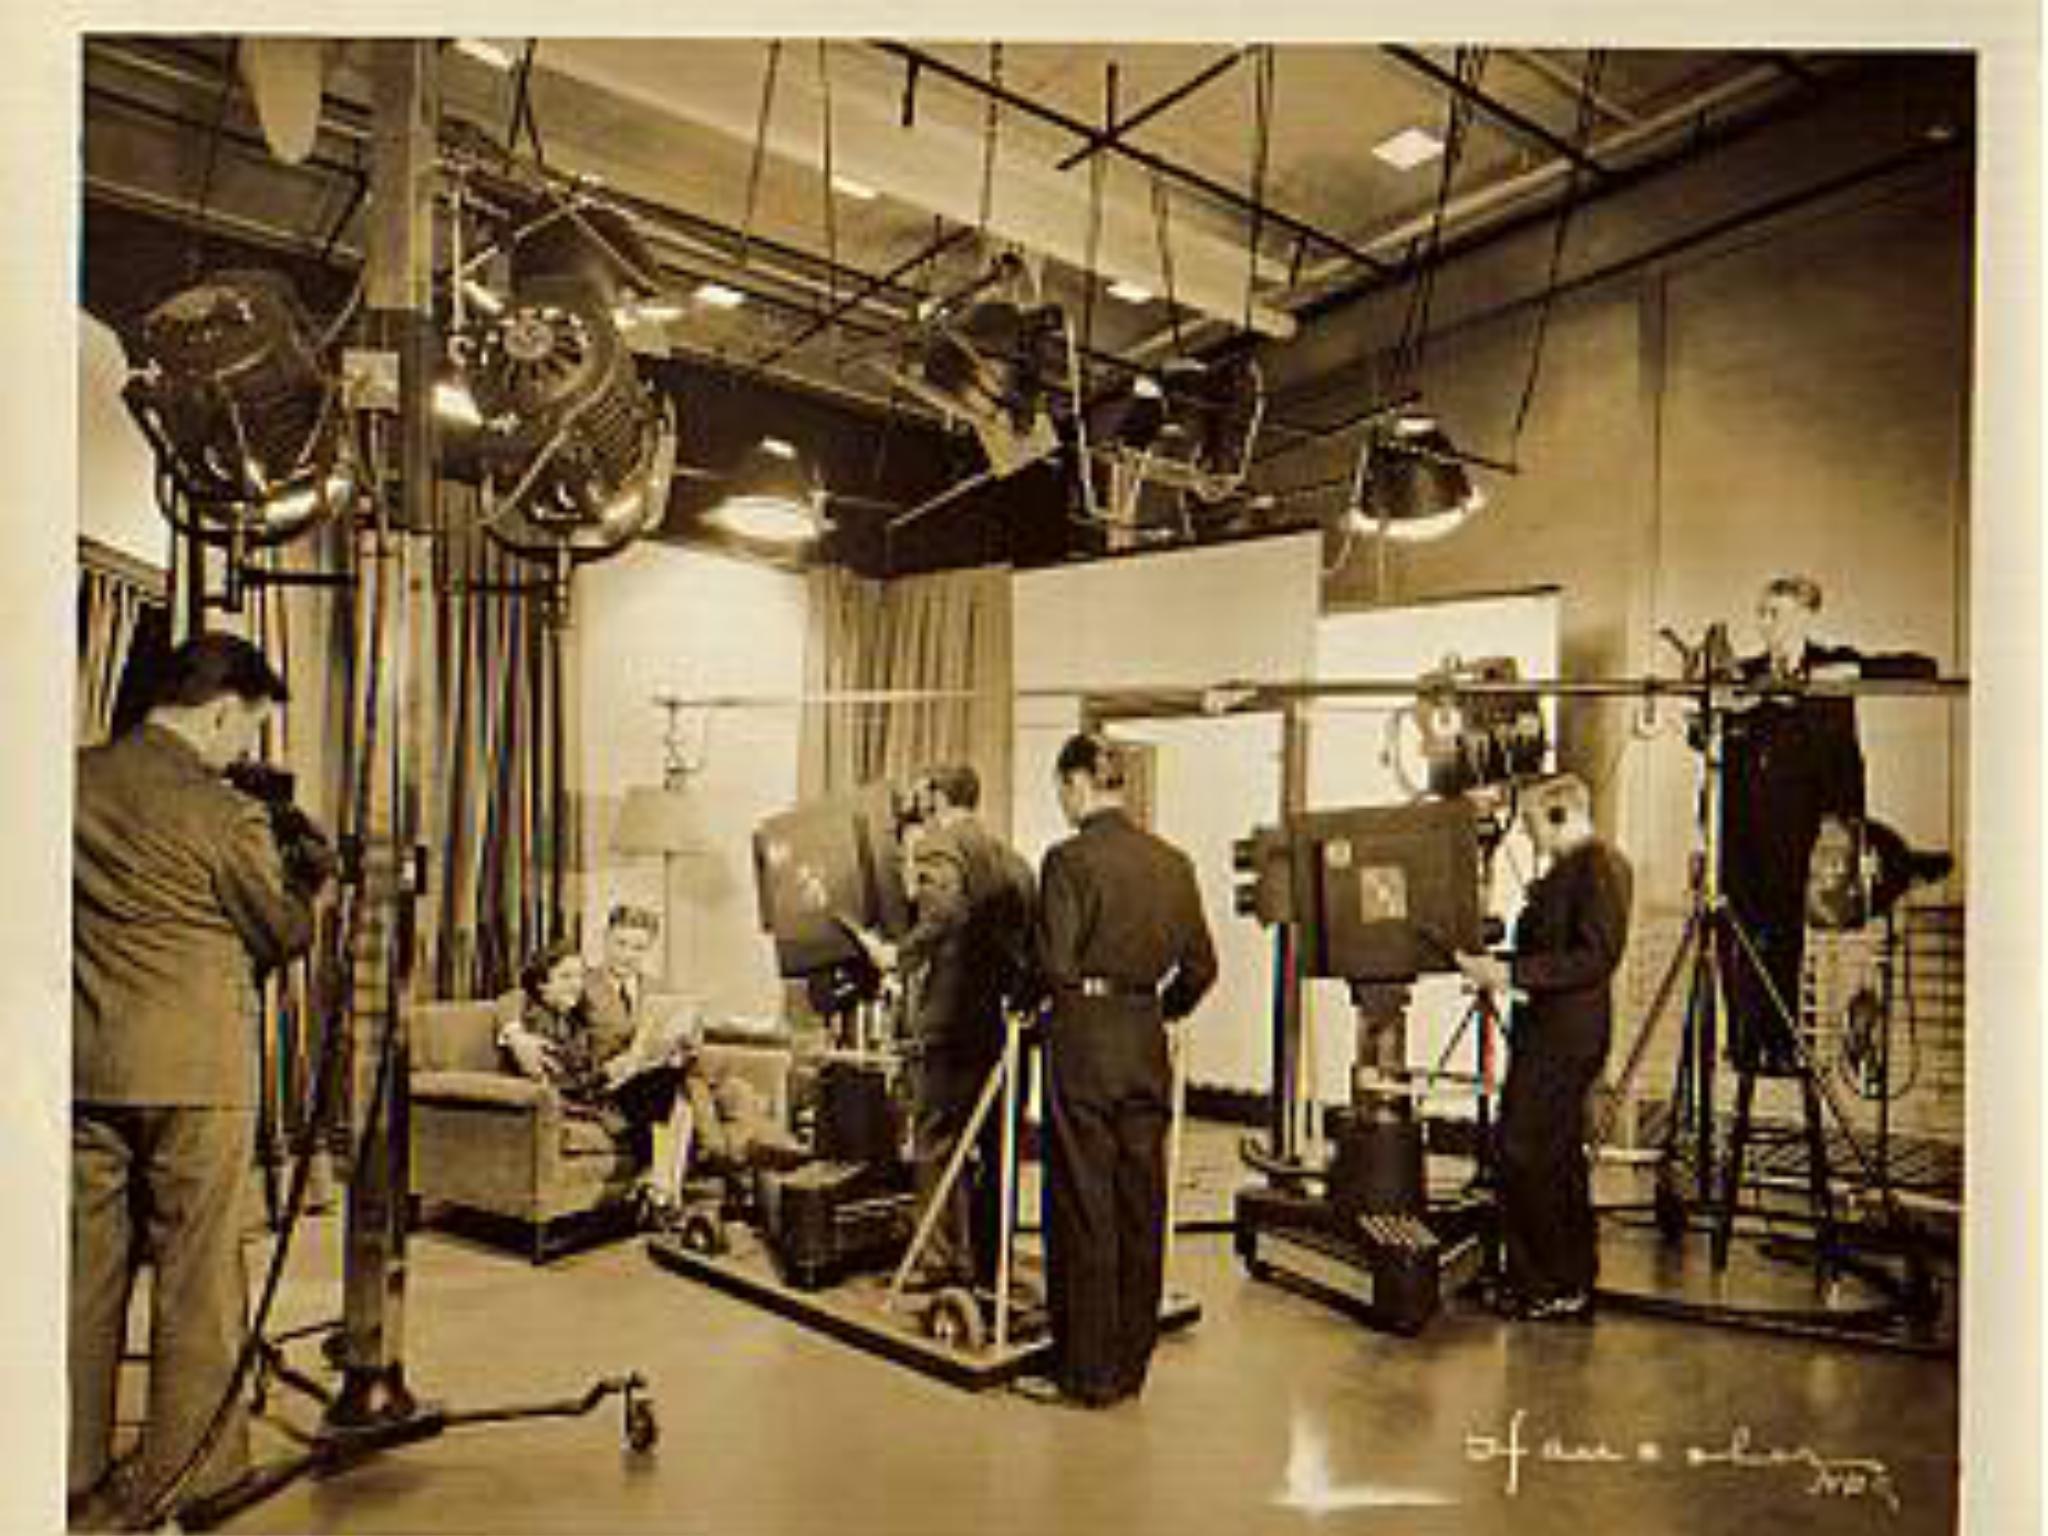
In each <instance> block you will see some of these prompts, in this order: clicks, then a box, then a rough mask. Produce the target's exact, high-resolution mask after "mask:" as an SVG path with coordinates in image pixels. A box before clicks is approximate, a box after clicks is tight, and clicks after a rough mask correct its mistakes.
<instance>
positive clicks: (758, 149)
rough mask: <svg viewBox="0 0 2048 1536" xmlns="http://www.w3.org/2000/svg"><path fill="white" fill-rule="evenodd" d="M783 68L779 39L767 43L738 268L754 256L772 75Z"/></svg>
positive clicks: (772, 104) (772, 100) (772, 98)
mask: <svg viewBox="0 0 2048 1536" xmlns="http://www.w3.org/2000/svg"><path fill="white" fill-rule="evenodd" d="M781 67H782V40H781V39H780V38H776V39H775V40H773V41H771V42H770V43H769V44H768V62H767V65H766V67H765V68H764V69H763V70H762V73H761V108H760V111H759V112H758V114H756V116H755V119H754V158H753V163H752V164H751V165H750V166H748V168H747V206H746V208H745V210H744V211H743V212H742V213H741V215H740V265H741V266H742V267H744V266H746V264H747V261H748V258H749V257H751V256H752V254H753V246H754V209H755V206H756V205H757V204H758V203H759V201H760V197H761V167H762V165H763V164H764V163H765V162H766V161H767V158H768V122H769V118H770V116H771V115H772V113H773V112H774V108H775V76H776V72H777V71H778V70H779V69H780V68H781Z"/></svg>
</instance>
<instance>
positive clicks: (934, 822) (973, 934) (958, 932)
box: [869, 763, 1035, 1290]
mask: <svg viewBox="0 0 2048 1536" xmlns="http://www.w3.org/2000/svg"><path fill="white" fill-rule="evenodd" d="M911 800H912V814H913V818H914V825H913V828H912V833H911V838H910V843H911V847H910V885H911V899H912V901H913V903H914V905H915V910H916V922H915V924H914V925H913V926H912V928H911V930H910V932H908V933H907V934H905V935H904V936H903V938H902V940H901V941H900V942H899V943H896V944H893V945H891V944H889V943H887V942H886V941H872V942H871V943H870V946H869V948H870V953H871V954H873V955H874V957H875V958H876V960H877V961H878V963H880V964H881V965H883V966H884V967H885V968H886V967H898V968H901V969H902V970H903V971H904V972H905V973H906V975H907V976H908V977H909V980H910V984H911V993H910V998H911V1004H910V1009H909V1020H910V1037H911V1041H912V1045H913V1052H912V1054H913V1057H914V1065H913V1076H914V1083H915V1094H914V1098H915V1106H916V1107H915V1113H914V1121H913V1126H912V1134H911V1140H912V1146H913V1148H914V1152H913V1159H914V1169H913V1171H914V1173H915V1176H916V1184H917V1193H918V1200H919V1204H920V1206H922V1205H923V1204H924V1203H925V1202H928V1201H930V1200H931V1199H933V1198H934V1197H935V1195H936V1193H937V1190H938V1184H939V1179H940V1177H941V1175H942V1174H943V1173H944V1172H945V1169H946V1165H947V1164H948V1163H949V1162H950V1161H952V1159H953V1156H954V1154H955V1152H956V1151H957V1150H958V1149H959V1146H960V1140H961V1138H962V1137H963V1136H965V1135H966V1134H967V1122H968V1120H969V1118H970V1117H971V1116H972V1114H973V1112H974V1105H975V1101H976V1100H977V1099H978V1098H979V1096H980V1094H981V1090H982V1086H983V1084H984V1083H985V1082H986V1081H987V1079H988V1075H989V1073H990V1072H991V1071H992V1070H993V1069H994V1067H995V1064H996V1062H997V1060H998V1059H1000V1057H1001V1056H1002V1053H1003V1039H1004V1028H1003V1008H1004V1005H1005V1003H1006V1002H1007V1001H1011V1000H1014V999H1015V998H1017V997H1018V995H1019V994H1020V992H1021V990H1022V988H1023V987H1024V986H1025V984H1026V979H1027V975H1028V972H1029V969H1030V935H1031V919H1032V909H1033V907H1034V905H1035V901H1034V890H1033V887H1034V885H1035V882H1034V881H1033V879H1032V876H1031V866H1030V865H1029V864H1027V863H1026V862H1025V861H1024V860H1023V858H1022V857H1020V856H1019V855H1018V853H1017V852H1016V851H1015V850H1014V849H1012V848H1011V847H1009V846H1008V845H1007V844H1005V843H1004V842H1003V841H1002V839H1000V838H998V837H997V836H996V835H995V834H994V833H992V832H990V831H989V830H988V828H987V827H986V826H984V825H983V824H982V821H981V818H980V816H979V814H978V811H979V808H980V805H981V777H980V775H979V774H977V773H976V772H975V771H974V769H973V768H972V767H971V766H969V765H968V764H965V763H953V764H944V765H940V766H937V767H933V768H929V769H927V770H925V771H924V772H923V773H922V774H920V775H919V776H918V779H917V780H916V782H915V784H914V785H913V788H912V793H911ZM1001 1153H1002V1124H1001V1117H1000V1115H999V1114H994V1113H992V1114H990V1115H989V1116H988V1118H987V1119H986V1120H984V1121H983V1123H982V1130H981V1136H980V1138H979V1144H978V1146H977V1148H976V1153H975V1154H974V1158H973V1161H972V1162H970V1164H969V1165H968V1167H967V1168H966V1169H965V1170H964V1172H963V1175H962V1177H961V1178H960V1179H958V1180H957V1181H956V1182H955V1183H954V1185H953V1188H952V1189H951V1190H950V1191H949V1192H948V1194H947V1197H946V1201H945V1204H944V1206H943V1207H942V1209H941V1212H940V1215H939V1218H938V1220H937V1223H936V1224H935V1225H934V1227H933V1228H932V1232H931V1236H930V1239H929V1240H928V1244H927V1247H926V1249H925V1252H924V1254H923V1255H922V1258H921V1260H920V1262H919V1265H918V1267H917V1269H916V1270H915V1271H914V1272H913V1273H912V1274H911V1276H910V1277H909V1280H908V1282H907V1283H908V1285H909V1286H910V1287H911V1288H913V1289H922V1290H929V1289H935V1288H937V1287H939V1286H943V1285H962V1284H975V1283H980V1284H987V1283H989V1282H990V1281H991V1280H992V1278H993V1276H994V1274H995V1268H996V1257H997V1255H996V1247H997V1245H998V1242H999V1239H1000V1227H999V1224H998V1223H999V1218H1000V1214H1001V1199H1002V1187H1001V1169H1000V1168H999V1166H998V1161H999V1159H1000V1157H1001Z"/></svg>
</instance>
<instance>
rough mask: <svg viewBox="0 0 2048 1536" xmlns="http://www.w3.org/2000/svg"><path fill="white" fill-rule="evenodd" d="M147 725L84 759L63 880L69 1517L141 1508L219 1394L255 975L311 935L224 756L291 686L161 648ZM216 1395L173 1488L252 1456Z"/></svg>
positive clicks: (249, 1077) (247, 659)
mask: <svg viewBox="0 0 2048 1536" xmlns="http://www.w3.org/2000/svg"><path fill="white" fill-rule="evenodd" d="M153 698H154V702H153V704H152V706H151V708H150V709H149V711H148V713H147V715H146V716H145V718H144V720H143V721H142V723H141V724H140V725H138V726H136V727H135V728H134V729H132V730H129V731H127V732H125V733H124V734H122V735H121V736H119V737H117V738H116V739H115V740H113V741H111V742H109V743H107V744H105V745H103V746H98V747H92V748H88V749H87V750H85V751H83V752H81V753H80V754H79V757H78V771H77V780H76V800H75V804H74V823H73V835H74V842H73V848H74V856H75V867H74V872H73V884H72V923H73V961H72V1127H71V1295H70V1341H69V1342H70V1388H71V1438H70V1458H69V1459H70V1467H69V1473H68V1488H69V1493H70V1496H71V1500H72V1506H73V1514H74V1517H75V1518H76V1519H78V1520H79V1521H81V1522H83V1523H87V1524H91V1523H96V1522H98V1521H102V1520H111V1521H117V1520H121V1519H125V1518H129V1517H131V1516H132V1515H134V1514H135V1513H137V1512H138V1511H139V1510H140V1509H142V1508H145V1507H148V1506H149V1505H151V1504H153V1503H156V1502H157V1501H158V1499H159V1498H160V1497H161V1495H162V1494H164V1493H165V1492H166V1491H167V1490H168V1489H169V1487H170V1485H171V1484H172V1482H173V1481H174V1479H176V1477H177V1476H178V1475H179V1473H180V1471H181V1469H183V1468H184V1467H185V1465H186V1464H187V1462H188V1461H189V1460H190V1459H191V1457H192V1456H193V1453H194V1452H195V1450H196V1449H197V1448H198V1446H199V1444H200V1442H201V1439H202V1437H203V1436H204V1435H205V1433H206V1431H207V1428H208V1426H209V1424H210V1423H212V1422H213V1420H214V1416H215V1412H216V1409H217V1408H218V1407H220V1406H221V1405H222V1404H223V1401H224V1399H225V1397H226V1394H227V1389H228V1385H229V1382H230V1380H231V1378H232V1376H233V1373H234V1368H235V1362H236V1357H237V1354H238V1352H239V1351H240V1348H241V1346H242V1341H243V1299H244V1275H243V1266H242V1250H241V1227H242V1222H243V1219H244V1215H245V1196H246V1191H247V1183H248V1177H249V1171H250V1167H251V1163H252V1158H253V1151H254V1134H255V1121H256V1109H255V1105H256V1092H257V1082H256V1075H257V1068H256V1063H257V1061H258V1059H259V1058H258V1053H257V1041H256V1030H257V1029H259V1028H260V1027H261V1021H260V1019H259V1017H258V1007H257V990H256V973H257V972H259V971H261V970H265V969H268V968H271V967H274V966H277V965H279V964H281V963H282V962H283V961H285V960H287V959H289V958H290V957H291V956H293V955H295V954H298V953H300V952H301V951H303V950H304V949H306V948H307V947H308V945H309V944H310V943H311V940H312V935H313V914H312V905H311V903H312V900H313V897H314V895H315V894H316V890H317V886H318V884H319V883H320V881H321V880H322V879H323V878H324V874H325V871H324V869H322V868H313V867H310V866H308V867H307V868H306V869H304V870H300V869H299V867H298V866H296V865H295V873H294V874H293V875H291V876H288V875H287V872H286V867H285V864H284V860H283V857H282V855H281V853H280V849H279V847H278V843H277V840H276V838H275V837H274V835H273V833H272V829H271V821H270V818H269V816H268V814H267V813H266V811H265V808H264V807H263V805H262V804H260V803H259V802H258V801H256V800H255V799H253V798H251V797H249V796H247V795H244V794H242V793H240V792H239V791H237V790H236V789H234V788H232V787H231V786H230V785H229V784H228V783H227V782H226V781H225V780H224V779H223V778H222V776H221V775H222V770H224V769H225V768H227V767H228V765H229V764H231V763H233V762H235V761H236V760H238V759H240V758H242V757H243V756H245V755H246V754H247V753H249V752H250V751H251V750H252V749H253V748H254V747H255V745H256V742H257V738H258V732H259V731H260V729H261V727H262V724H263V721H264V719H265V717H266V716H267V715H268V713H269V711H270V708H271V706H272V704H273V703H275V702H282V701H283V699H284V698H285V685H284V682H283V680H282V679H280V678H279V677H278V676H277V674H276V673H275V672H273V671H272V670H271V668H270V667H269V665H268V664H267V663H266V662H265V661H264V659H263V657H262V655H261V654H260V653H259V652H258V651H257V650H256V649H255V648H254V647H253V646H251V645H249V644H248V643H247V642H245V641H242V640H239V639H237V638H235V637H233V636H229V635H202V636H200V637H199V638H197V639H194V640H191V641H188V642H187V643H186V644H185V645H183V646H181V647H180V648H179V649H178V650H176V651H174V652H173V653H172V654H171V656H170V657H169V658H168V659H167V661H166V663H165V667H164V671H163V674H162V676H161V678H160V681H159V683H158V685H157V688H156V691H155V693H154V695H153ZM145 1250H146V1253H147V1257H148V1260H149V1262H150V1263H151V1265H152V1266H153V1269H154V1282H153V1284H152V1288H151V1298H150V1373H149V1395H148V1409H147V1420H146V1423H145V1427H144V1432H143V1438H142V1449H141V1454H140V1458H139V1460H138V1462H137V1463H136V1464H135V1465H136V1467H138V1468H139V1477H138V1478H137V1479H136V1480H135V1482H134V1484H133V1485H132V1487H127V1488H116V1487H115V1486H114V1484H115V1483H117V1482H125V1481H126V1480H125V1479H116V1478H110V1477H109V1475H108V1474H109V1471H110V1455H111V1442H112V1438H113V1427H114V1406H115V1400H116V1380H117V1375H118V1371H119V1365H120V1357H121V1347H122V1341H123V1339H124V1337H125V1334H126V1320H127V1314H128V1301H129V1296H130V1292H131V1289H132V1286H133V1283H134V1278H135V1272H136V1268H137V1265H138V1258H139V1256H140V1255H142V1254H143V1253H144V1251H145ZM248 1455H249V1447H248V1426H247V1422H246V1418H245V1416H244V1413H243V1410H242V1407H241V1405H240V1404H239V1403H228V1404H227V1407H226V1412H225V1416H224V1418H223V1419H222V1420H221V1427H220V1431H219V1433H218V1435H217V1438H216V1439H215V1441H214V1444H213V1448H212V1450H211V1452H210V1453H209V1454H208V1455H207V1456H206V1457H205V1458H204V1459H203V1460H202V1461H201V1462H200V1463H199V1464H198V1467H197V1469H196V1471H195V1473H194V1475H193V1476H192V1478H191V1480H190V1482H189V1484H188V1486H187V1490H186V1491H187V1492H189V1493H191V1494H193V1495H195V1496H196V1495H200V1494H205V1493H209V1492H212V1491H214V1490H216V1489H218V1488H221V1487H223V1486H225V1485H226V1484H228V1483H231V1482H232V1481H234V1480H235V1479H236V1478H238V1477H239V1476H240V1475H241V1474H242V1473H243V1472H245V1471H246V1470H247V1467H248Z"/></svg>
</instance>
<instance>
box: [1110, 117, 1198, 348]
mask: <svg viewBox="0 0 2048 1536" xmlns="http://www.w3.org/2000/svg"><path fill="white" fill-rule="evenodd" d="M1097 158H1098V159H1099V158H1100V156H1098V157H1097ZM1170 200H1171V194H1170V193H1169V192H1168V191H1167V187H1166V178H1165V177H1164V176H1161V175H1160V174H1159V173H1158V172H1157V171H1154V172H1153V173H1152V225H1153V228H1154V230H1156V231H1157V235H1158V240H1159V280H1160V283H1161V285H1162V286H1163V287H1164V289H1165V298H1166V324H1167V326H1168V328H1169V329H1171V330H1172V332H1173V352H1174V355H1175V356H1176V357H1185V356H1186V355H1187V347H1186V345H1185V343H1184V342H1183V341H1182V339H1181V331H1180V296H1179V291H1178V289H1177V288H1176V286H1175V284H1174V277H1173V230H1172V223H1171V220H1172V215H1171V213H1170V211H1169V204H1170Z"/></svg>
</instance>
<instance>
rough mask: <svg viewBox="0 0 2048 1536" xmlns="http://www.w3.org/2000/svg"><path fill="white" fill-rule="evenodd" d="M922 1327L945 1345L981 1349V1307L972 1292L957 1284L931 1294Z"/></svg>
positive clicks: (982, 1337)
mask: <svg viewBox="0 0 2048 1536" xmlns="http://www.w3.org/2000/svg"><path fill="white" fill-rule="evenodd" d="M925 1329H926V1331H927V1332H929V1333H930V1334H931V1336H932V1337H933V1338H934V1339H936V1340H937V1341H938V1342H939V1343H941V1344H943V1345H945V1346H946V1348H948V1349H958V1350H976V1349H980V1348H981V1347H982V1344H983V1342H984V1339H985V1337H986V1336H985V1334H984V1333H983V1330H982V1324H981V1307H980V1305H979V1304H978V1303H977V1302H976V1301H975V1299H974V1293H973V1292H972V1291H967V1290H962V1289H961V1288H960V1287H959V1286H949V1287H948V1288H947V1289H945V1290H943V1291H941V1292H939V1294H938V1295H936V1296H934V1297H933V1298H932V1306H931V1311H929V1312H927V1313H926V1314H925Z"/></svg>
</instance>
